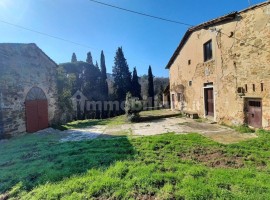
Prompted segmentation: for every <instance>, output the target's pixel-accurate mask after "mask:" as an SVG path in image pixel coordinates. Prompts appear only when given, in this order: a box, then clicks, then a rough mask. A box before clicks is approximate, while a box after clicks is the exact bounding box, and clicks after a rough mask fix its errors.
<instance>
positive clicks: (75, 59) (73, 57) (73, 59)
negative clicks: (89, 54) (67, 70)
mask: <svg viewBox="0 0 270 200" xmlns="http://www.w3.org/2000/svg"><path fill="white" fill-rule="evenodd" d="M71 62H73V63H74V62H77V56H76V54H75V53H73V54H72V57H71Z"/></svg>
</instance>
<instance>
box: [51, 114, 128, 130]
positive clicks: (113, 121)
mask: <svg viewBox="0 0 270 200" xmlns="http://www.w3.org/2000/svg"><path fill="white" fill-rule="evenodd" d="M126 123H128V122H127V120H126V118H125V115H121V116H118V117H113V118H109V119H87V120H78V121H73V122H70V123H67V124H64V125H56V126H53V128H56V129H59V130H69V129H76V128H77V129H78V128H87V127H90V126H96V125H108V126H115V125H122V124H126Z"/></svg>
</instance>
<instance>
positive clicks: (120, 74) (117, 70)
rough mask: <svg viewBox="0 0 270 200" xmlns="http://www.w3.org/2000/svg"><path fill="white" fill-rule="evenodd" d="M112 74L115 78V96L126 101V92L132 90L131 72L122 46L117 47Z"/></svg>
mask: <svg viewBox="0 0 270 200" xmlns="http://www.w3.org/2000/svg"><path fill="white" fill-rule="evenodd" d="M112 75H113V78H114V97H115V99H116V100H118V101H124V100H125V98H126V94H127V93H128V92H130V91H131V73H130V71H129V68H128V64H127V61H126V59H125V56H124V53H123V49H122V48H121V47H119V48H118V49H117V51H116V55H115V57H114V66H113V74H112Z"/></svg>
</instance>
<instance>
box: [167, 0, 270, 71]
mask: <svg viewBox="0 0 270 200" xmlns="http://www.w3.org/2000/svg"><path fill="white" fill-rule="evenodd" d="M267 4H270V1H267V2H263V3H260V4H256V5H254V6H251V7H249V8H247V9H245V10H242V11H239V12H236V11H235V12H232V13H229V14H227V15H224V16H221V17H218V18H216V19H213V20H210V21H207V22H204V23H202V24H199V25H197V26H193V27H191V28H189V29H188V30H187V31H186V33H185V35H184V36H183V38H182V40H181V42H180V44H179V45H178V47H177V49H176V50H175V52H174V54H173V56H172V57H171V59H170V60H169V62H168V64H167V66H166V69H169V68H170V67H171V65H172V64H173V62H174V61H175V59H176V57H177V56H178V54H179V52H180V51H181V49H182V48H183V46H184V45H185V43H186V41H187V40H188V38H189V36H190V35H191V34H192V33H193V32H194V31H197V30H201V29H207V28H209V27H210V26H213V25H215V24H219V23H224V22H228V21H231V20H233V19H235V18H236V17H237V15H238V14H240V13H242V12H247V11H249V10H252V9H255V8H257V7H261V6H264V5H267Z"/></svg>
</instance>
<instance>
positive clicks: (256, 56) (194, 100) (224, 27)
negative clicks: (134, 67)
mask: <svg viewBox="0 0 270 200" xmlns="http://www.w3.org/2000/svg"><path fill="white" fill-rule="evenodd" d="M269 10H270V4H269V3H268V4H264V5H262V6H258V7H254V8H253V9H247V10H245V11H242V12H239V13H238V16H237V17H236V19H234V20H231V21H230V22H224V23H219V24H213V25H212V26H211V27H209V29H208V30H206V29H200V30H197V31H194V32H192V33H191V35H190V36H189V38H188V39H187V41H186V43H185V45H184V46H183V48H182V49H181V51H180V52H179V55H178V56H177V58H176V59H175V60H174V63H173V64H172V65H171V67H170V84H171V85H172V86H177V85H180V84H182V85H184V87H185V90H184V98H183V100H184V110H191V111H196V112H197V113H198V114H199V115H200V116H201V117H205V105H204V85H205V84H207V83H213V89H214V102H215V103H214V110H215V116H214V118H213V120H215V121H217V122H220V123H222V122H224V123H227V124H243V123H244V122H245V115H244V103H245V99H246V98H248V97H250V98H251V97H256V98H261V99H262V106H263V116H262V126H263V127H264V128H267V127H269V125H270V124H269V122H270V96H269V95H270V91H269V90H270V12H268V11H269ZM211 29H212V30H215V31H211ZM210 39H211V40H212V45H213V59H212V60H210V61H207V62H204V60H203V44H204V43H206V42H207V41H209V40H210ZM188 60H190V62H191V63H190V64H189V63H188ZM190 82H191V83H192V84H191V85H190ZM261 83H262V84H263V91H261ZM252 84H255V91H253V90H252ZM246 85H247V87H248V91H247V92H246V93H245V94H244V96H242V95H239V94H238V92H237V88H239V87H243V88H245V87H246ZM176 93H177V91H176V90H174V89H173V87H172V88H171V94H176ZM176 105H177V106H176V109H180V103H179V102H178V101H177V98H176Z"/></svg>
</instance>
